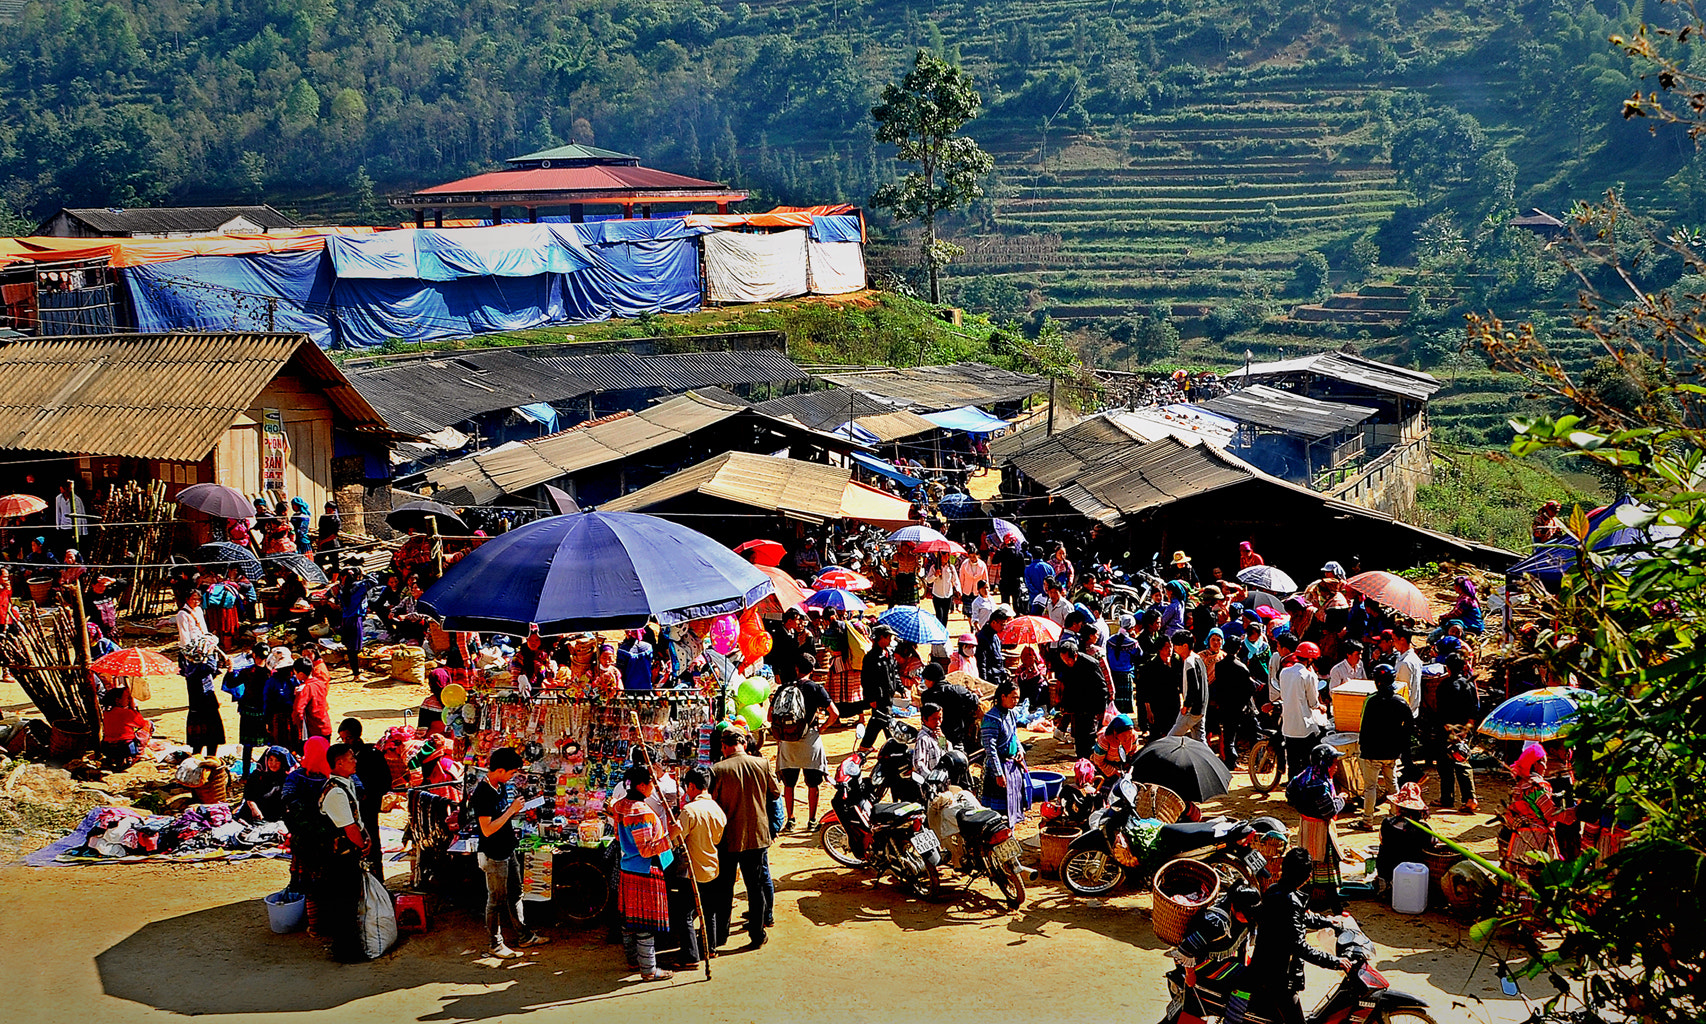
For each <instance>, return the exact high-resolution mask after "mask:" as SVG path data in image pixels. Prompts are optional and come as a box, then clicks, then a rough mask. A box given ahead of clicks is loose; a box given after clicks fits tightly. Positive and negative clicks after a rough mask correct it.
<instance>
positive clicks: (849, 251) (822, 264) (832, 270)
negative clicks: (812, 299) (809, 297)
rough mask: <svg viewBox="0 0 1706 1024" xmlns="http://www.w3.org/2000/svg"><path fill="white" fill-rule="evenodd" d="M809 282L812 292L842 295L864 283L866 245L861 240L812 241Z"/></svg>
mask: <svg viewBox="0 0 1706 1024" xmlns="http://www.w3.org/2000/svg"><path fill="white" fill-rule="evenodd" d="M808 248H809V251H808V254H807V255H808V257H809V259H808V262H807V264H806V284H807V285H808V286H809V287H810V288H811V292H812V294H813V295H842V294H845V293H847V292H856V291H858V290H859V289H861V288H863V287H865V246H864V245H863V244H862V243H859V242H812V243H811V244H810V246H809V247H808Z"/></svg>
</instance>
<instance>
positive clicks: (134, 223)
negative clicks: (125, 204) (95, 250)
mask: <svg viewBox="0 0 1706 1024" xmlns="http://www.w3.org/2000/svg"><path fill="white" fill-rule="evenodd" d="M64 212H65V213H66V214H68V215H70V216H71V217H73V218H75V219H77V220H80V221H82V222H83V223H85V224H87V225H89V226H90V227H92V228H94V229H95V230H96V231H109V232H115V233H117V232H133V231H142V232H155V231H218V230H219V228H220V227H221V226H222V225H224V224H226V223H229V222H230V221H233V220H235V219H237V218H238V217H241V218H243V219H244V220H246V221H249V222H250V223H252V224H254V225H255V226H256V227H260V228H267V229H272V228H293V227H296V222H295V221H294V220H291V219H290V218H289V217H286V216H285V215H284V214H282V213H279V212H278V211H277V210H275V209H273V208H272V207H270V206H159V207H152V208H145V209H140V210H115V209H108V208H104V207H93V208H77V209H72V208H69V207H68V208H66V209H65V211H64Z"/></svg>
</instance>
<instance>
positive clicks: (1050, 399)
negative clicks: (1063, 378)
mask: <svg viewBox="0 0 1706 1024" xmlns="http://www.w3.org/2000/svg"><path fill="white" fill-rule="evenodd" d="M1055 383H1056V381H1055V379H1054V378H1053V377H1050V378H1049V379H1048V433H1047V435H1046V436H1048V437H1053V436H1054V386H1055Z"/></svg>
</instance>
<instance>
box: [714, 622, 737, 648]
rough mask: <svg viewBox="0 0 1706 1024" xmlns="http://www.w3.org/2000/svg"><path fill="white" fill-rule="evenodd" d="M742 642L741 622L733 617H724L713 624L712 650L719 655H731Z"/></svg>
mask: <svg viewBox="0 0 1706 1024" xmlns="http://www.w3.org/2000/svg"><path fill="white" fill-rule="evenodd" d="M739 642H740V620H738V619H736V618H735V617H734V616H733V615H723V616H720V617H718V618H717V619H715V620H713V621H712V622H711V649H712V650H713V651H716V652H717V653H718V654H725V655H726V654H729V653H730V652H732V651H733V650H734V649H735V645H736V644H737V643H739Z"/></svg>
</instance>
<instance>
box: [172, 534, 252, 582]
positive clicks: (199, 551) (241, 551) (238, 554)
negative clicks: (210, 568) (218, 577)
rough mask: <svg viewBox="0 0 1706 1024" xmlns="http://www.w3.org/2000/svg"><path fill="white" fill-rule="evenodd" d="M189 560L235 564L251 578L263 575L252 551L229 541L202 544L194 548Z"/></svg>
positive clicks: (209, 563)
mask: <svg viewBox="0 0 1706 1024" xmlns="http://www.w3.org/2000/svg"><path fill="white" fill-rule="evenodd" d="M190 561H192V562H194V563H195V564H197V565H221V566H224V565H235V566H236V567H237V568H239V569H241V570H243V575H244V576H247V577H248V578H249V579H251V580H258V579H260V578H261V577H262V576H263V575H265V573H264V571H263V570H262V569H261V560H260V559H258V558H256V557H255V553H254V552H253V551H250V550H249V549H248V548H246V547H244V546H243V545H241V544H233V543H231V542H230V541H224V540H216V541H214V542H213V543H211V544H203V545H202V546H201V547H199V548H196V549H195V554H194V555H193V556H192V557H191V558H190Z"/></svg>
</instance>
